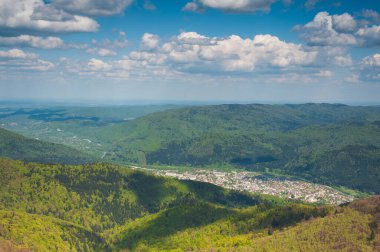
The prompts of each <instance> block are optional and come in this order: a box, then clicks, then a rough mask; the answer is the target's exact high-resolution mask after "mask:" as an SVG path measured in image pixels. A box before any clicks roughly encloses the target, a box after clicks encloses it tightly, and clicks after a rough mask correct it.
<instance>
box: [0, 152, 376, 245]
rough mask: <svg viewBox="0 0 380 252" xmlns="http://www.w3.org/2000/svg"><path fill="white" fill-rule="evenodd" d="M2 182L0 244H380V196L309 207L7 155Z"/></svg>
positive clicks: (0, 164)
mask: <svg viewBox="0 0 380 252" xmlns="http://www.w3.org/2000/svg"><path fill="white" fill-rule="evenodd" d="M0 184H1V187H0V250H11V251H52V250H54V251H215V250H216V251H280V250H281V251H292V250H296V251H305V250H307V251H332V250H347V251H348V250H349V249H350V248H353V249H354V250H355V251H375V250H376V248H378V247H376V246H378V245H379V244H380V243H379V242H380V237H379V228H378V227H379V226H380V225H379V224H380V223H379V220H378V216H379V209H380V198H379V197H373V198H370V199H366V200H362V201H358V202H354V203H351V204H349V205H347V206H342V207H334V206H323V205H308V204H301V203H295V202H289V201H284V200H281V199H278V198H276V197H269V196H259V195H250V194H245V193H240V192H235V191H230V190H226V189H223V188H220V187H217V186H213V185H210V184H205V183H200V182H192V181H178V180H175V179H169V178H163V177H156V176H152V175H148V174H145V173H142V172H137V171H133V170H130V169H127V168H123V167H119V166H116V165H109V164H92V165H80V166H67V165H66V166H65V165H43V164H37V163H23V162H20V161H14V160H9V159H0ZM327 223H328V224H327Z"/></svg>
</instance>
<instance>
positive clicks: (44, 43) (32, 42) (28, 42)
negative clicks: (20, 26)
mask: <svg viewBox="0 0 380 252" xmlns="http://www.w3.org/2000/svg"><path fill="white" fill-rule="evenodd" d="M0 45H2V46H22V47H34V48H42V49H54V48H63V47H64V45H65V44H64V42H63V40H62V39H60V38H58V37H46V38H43V37H38V36H31V35H20V36H17V37H0Z"/></svg>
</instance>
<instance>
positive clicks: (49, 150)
mask: <svg viewBox="0 0 380 252" xmlns="http://www.w3.org/2000/svg"><path fill="white" fill-rule="evenodd" d="M0 157H9V158H13V159H18V160H23V161H29V162H40V163H47V164H85V163H93V162H95V161H96V158H94V157H92V156H91V155H88V154H85V153H82V152H80V151H78V150H75V149H73V148H70V147H67V146H64V145H61V144H54V143H49V142H44V141H39V140H35V139H30V138H27V137H24V136H21V135H19V134H16V133H13V132H10V131H8V130H5V129H2V128H0Z"/></svg>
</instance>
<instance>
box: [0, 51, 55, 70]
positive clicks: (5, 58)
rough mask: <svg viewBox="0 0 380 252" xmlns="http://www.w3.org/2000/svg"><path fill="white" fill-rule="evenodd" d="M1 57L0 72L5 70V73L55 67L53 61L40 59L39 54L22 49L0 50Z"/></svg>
mask: <svg viewBox="0 0 380 252" xmlns="http://www.w3.org/2000/svg"><path fill="white" fill-rule="evenodd" d="M0 59H1V61H0V72H5V73H3V74H5V75H7V74H9V73H11V72H23V71H47V70H50V69H52V68H54V64H53V63H51V62H49V61H45V60H41V59H39V57H38V55H37V54H34V53H27V52H24V51H23V50H20V49H11V50H8V51H0Z"/></svg>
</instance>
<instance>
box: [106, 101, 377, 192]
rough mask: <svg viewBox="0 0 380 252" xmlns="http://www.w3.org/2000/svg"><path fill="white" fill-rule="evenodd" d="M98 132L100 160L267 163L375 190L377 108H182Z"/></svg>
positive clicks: (256, 166) (251, 166)
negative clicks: (103, 146) (105, 149)
mask: <svg viewBox="0 0 380 252" xmlns="http://www.w3.org/2000/svg"><path fill="white" fill-rule="evenodd" d="M111 132H112V134H111ZM99 134H100V135H102V134H104V135H105V136H107V138H104V139H103V140H104V141H110V142H112V143H113V150H112V151H110V152H109V153H111V154H110V155H109V156H108V159H109V160H111V161H114V162H119V163H120V162H121V163H122V162H124V163H130V162H132V163H140V164H154V165H160V164H161V165H163V164H164V165H187V166H195V167H197V166H198V167H199V166H203V167H205V166H206V167H207V166H213V167H222V166H232V167H235V168H244V169H248V170H256V171H266V170H270V171H272V170H273V171H278V172H282V173H286V174H292V175H296V176H300V177H303V178H305V179H309V180H313V181H315V182H319V183H326V184H330V185H343V186H347V187H351V188H355V189H360V190H364V191H368V192H376V193H379V192H380V183H378V181H380V155H379V154H380V107H351V106H345V105H339V104H337V105H334V104H303V105H258V104H253V105H217V106H203V107H190V108H180V109H172V110H167V111H163V112H157V113H153V114H150V115H147V116H144V117H140V118H137V119H135V120H133V121H130V122H127V123H122V124H117V125H114V126H112V127H109V128H106V129H104V130H103V131H101V132H100V133H99ZM369 174H370V175H369Z"/></svg>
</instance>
